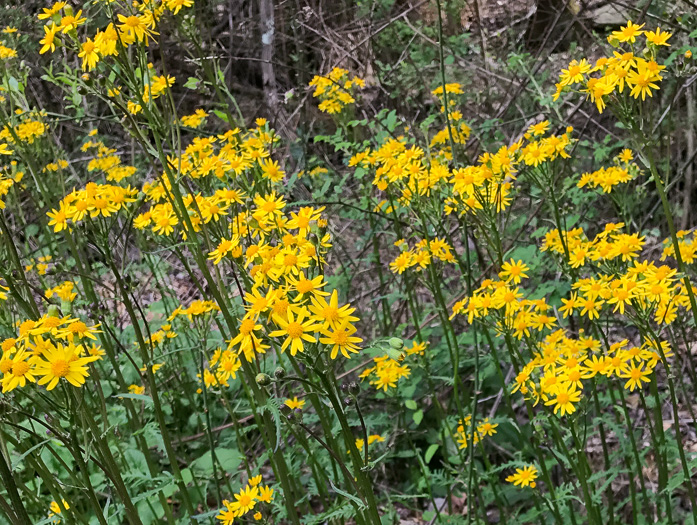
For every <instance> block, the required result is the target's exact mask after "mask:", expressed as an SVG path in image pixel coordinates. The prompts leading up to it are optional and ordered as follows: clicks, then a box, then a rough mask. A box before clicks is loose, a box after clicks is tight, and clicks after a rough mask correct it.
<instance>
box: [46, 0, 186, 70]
mask: <svg viewBox="0 0 697 525" xmlns="http://www.w3.org/2000/svg"><path fill="white" fill-rule="evenodd" d="M192 5H193V0H164V1H162V2H143V3H136V4H133V9H132V10H131V11H130V12H127V13H125V14H122V13H117V14H116V17H115V21H116V23H114V22H111V23H109V24H108V25H107V27H106V28H104V29H100V30H98V31H97V32H96V33H95V34H94V35H92V36H91V37H86V38H84V39H82V40H81V41H80V40H78V34H77V29H78V28H79V27H80V26H83V25H85V23H86V22H87V18H86V17H85V16H83V13H82V10H79V11H77V13H76V12H75V11H74V10H73V8H72V7H71V6H69V5H68V4H67V2H63V1H59V2H56V3H54V4H53V6H51V7H49V8H44V9H43V12H42V13H40V14H39V15H37V16H38V18H39V20H45V21H46V22H45V25H44V28H43V29H44V37H43V39H41V41H40V42H39V43H40V44H41V46H42V47H41V49H40V51H39V53H41V54H44V53H48V52H51V53H53V52H54V51H55V50H56V47H58V46H61V45H66V46H69V45H74V46H75V47H76V51H77V53H78V58H81V59H82V69H83V70H85V71H91V70H93V69H94V68H96V67H97V64H98V63H99V61H100V60H102V59H104V58H106V57H110V56H118V55H119V53H120V52H121V51H123V50H124V49H126V48H128V47H129V46H131V45H133V44H134V43H137V42H142V43H143V44H145V45H147V44H148V40H149V39H152V38H154V37H155V36H157V33H156V32H155V26H156V25H157V23H158V21H159V19H160V18H161V17H162V15H163V13H164V12H165V11H166V10H169V11H171V12H172V14H174V15H176V14H177V13H179V11H180V10H181V9H182V7H191V6H192Z"/></svg>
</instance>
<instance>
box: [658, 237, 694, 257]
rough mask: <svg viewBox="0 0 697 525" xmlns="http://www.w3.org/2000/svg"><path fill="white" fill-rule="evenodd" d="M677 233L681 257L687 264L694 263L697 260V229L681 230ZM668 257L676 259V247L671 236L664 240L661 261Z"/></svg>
mask: <svg viewBox="0 0 697 525" xmlns="http://www.w3.org/2000/svg"><path fill="white" fill-rule="evenodd" d="M676 235H677V237H678V250H680V257H681V258H682V260H683V262H684V263H685V264H694V262H695V260H697V242H695V240H697V230H694V231H685V230H680V231H679V232H677V233H676ZM668 257H670V258H672V259H675V247H674V246H673V241H672V240H671V239H670V238H668V239H666V240H665V241H663V252H662V254H661V261H665V260H666V259H667V258H668Z"/></svg>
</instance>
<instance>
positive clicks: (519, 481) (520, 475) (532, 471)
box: [506, 465, 537, 488]
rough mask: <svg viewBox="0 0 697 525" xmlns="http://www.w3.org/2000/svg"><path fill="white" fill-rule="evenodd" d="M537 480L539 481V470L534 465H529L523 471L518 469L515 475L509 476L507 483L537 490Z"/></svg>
mask: <svg viewBox="0 0 697 525" xmlns="http://www.w3.org/2000/svg"><path fill="white" fill-rule="evenodd" d="M535 479H537V468H536V467H534V466H533V465H528V466H526V467H523V468H522V469H520V468H517V469H516V471H515V474H511V475H510V476H508V477H507V478H506V481H508V482H509V483H513V485H515V486H518V485H520V486H521V487H530V488H535V486H536V483H535Z"/></svg>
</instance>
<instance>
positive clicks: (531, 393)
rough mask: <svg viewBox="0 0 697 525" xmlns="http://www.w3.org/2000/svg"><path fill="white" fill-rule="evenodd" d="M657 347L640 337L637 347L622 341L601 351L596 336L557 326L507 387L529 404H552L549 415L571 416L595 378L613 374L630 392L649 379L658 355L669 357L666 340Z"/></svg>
mask: <svg viewBox="0 0 697 525" xmlns="http://www.w3.org/2000/svg"><path fill="white" fill-rule="evenodd" d="M660 345H661V346H660V348H659V347H658V346H657V344H656V343H655V342H653V341H645V342H644V343H643V344H642V345H641V346H630V345H629V342H628V341H627V340H626V339H624V340H622V341H619V342H617V343H614V344H612V345H610V347H609V348H607V349H606V351H602V350H601V343H600V341H598V340H597V339H594V338H592V337H588V336H584V335H583V334H582V335H581V336H580V337H578V338H571V337H567V335H566V333H565V332H564V330H557V331H555V332H554V333H552V334H550V335H549V336H547V337H546V338H545V339H544V341H543V342H542V343H541V344H540V345H539V349H537V351H536V353H535V355H534V358H533V359H532V360H531V361H529V362H528V363H527V364H526V365H525V366H524V367H523V368H522V370H521V371H520V373H519V374H518V375H517V376H516V378H515V382H514V385H513V388H512V391H513V392H517V391H520V392H521V394H523V395H524V396H525V397H526V399H531V400H533V401H534V404H537V403H539V402H540V401H541V402H542V403H544V404H545V405H547V406H552V407H553V409H554V413H555V414H557V413H559V415H561V416H564V415H566V414H573V413H574V412H575V411H576V407H577V405H578V404H579V403H580V402H581V399H582V394H583V389H584V386H585V385H586V384H591V385H594V384H595V381H596V379H595V378H596V376H599V377H606V378H608V379H612V378H619V380H620V381H621V382H622V383H623V384H624V388H626V389H629V390H630V391H633V390H635V389H636V388H641V387H642V383H646V382H649V381H650V379H649V376H651V374H652V373H653V371H654V368H655V367H656V364H657V363H658V362H659V361H661V359H662V355H661V354H663V355H664V356H665V357H666V358H668V357H670V356H672V352H671V351H670V347H669V346H668V344H667V343H665V342H663V341H662V342H660ZM591 388H595V386H592V387H591Z"/></svg>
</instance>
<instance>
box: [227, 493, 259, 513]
mask: <svg viewBox="0 0 697 525" xmlns="http://www.w3.org/2000/svg"><path fill="white" fill-rule="evenodd" d="M258 498H259V489H258V488H257V487H245V488H244V489H242V490H241V491H240V492H239V494H235V501H234V502H232V503H231V504H230V505H229V509H230V510H232V511H233V512H234V513H235V515H236V516H242V515H244V514H246V513H247V512H249V511H250V510H252V509H253V508H254V506H255V505H256V503H257V502H256V500H257V499H258Z"/></svg>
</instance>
